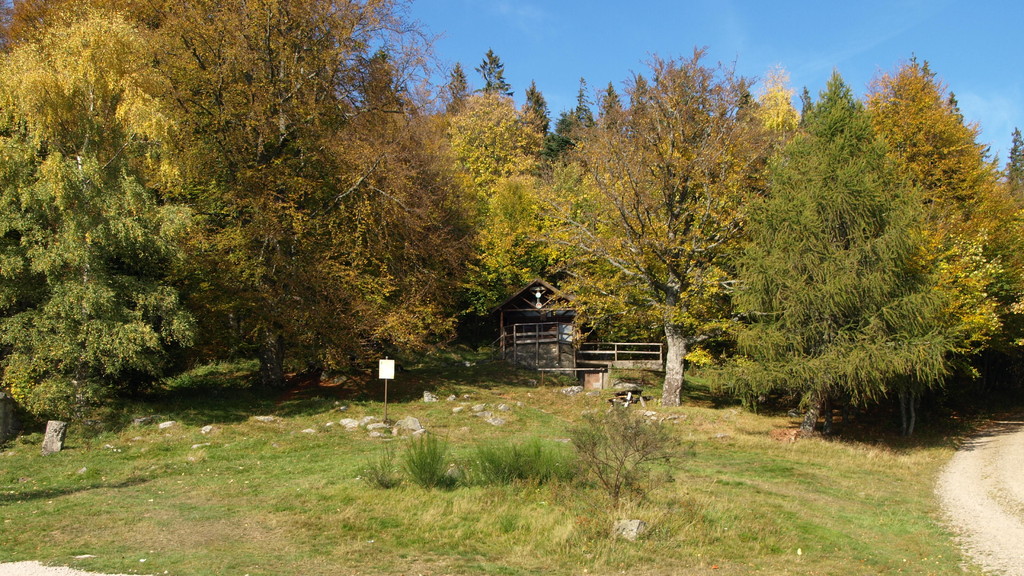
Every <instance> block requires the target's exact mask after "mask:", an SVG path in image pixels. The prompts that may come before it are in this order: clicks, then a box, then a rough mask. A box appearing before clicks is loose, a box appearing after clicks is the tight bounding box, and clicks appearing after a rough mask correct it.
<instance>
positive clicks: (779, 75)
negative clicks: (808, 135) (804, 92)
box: [757, 67, 800, 140]
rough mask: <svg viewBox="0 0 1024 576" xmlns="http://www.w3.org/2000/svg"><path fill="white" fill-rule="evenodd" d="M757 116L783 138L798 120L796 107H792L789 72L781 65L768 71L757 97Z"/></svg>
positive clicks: (790, 132)
mask: <svg viewBox="0 0 1024 576" xmlns="http://www.w3.org/2000/svg"><path fill="white" fill-rule="evenodd" d="M757 103H758V112H757V114H758V116H759V117H760V118H761V122H762V123H764V125H765V128H767V129H768V130H769V131H771V132H772V133H775V134H778V135H779V138H780V139H782V140H784V139H785V138H786V137H787V136H788V135H791V134H792V133H793V132H794V131H795V130H796V127H797V124H799V122H800V117H799V115H798V114H797V111H796V108H793V90H792V88H790V87H789V74H787V73H786V71H785V70H784V69H782V68H781V67H776V68H772V69H771V70H769V71H768V75H767V76H766V77H765V79H764V81H763V82H762V85H761V93H760V95H759V96H758V98H757Z"/></svg>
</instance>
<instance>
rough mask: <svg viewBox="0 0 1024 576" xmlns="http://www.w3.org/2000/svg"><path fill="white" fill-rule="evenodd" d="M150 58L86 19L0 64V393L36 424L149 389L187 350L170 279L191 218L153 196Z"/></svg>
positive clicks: (157, 108) (156, 146) (117, 24)
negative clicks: (173, 356) (37, 419)
mask: <svg viewBox="0 0 1024 576" xmlns="http://www.w3.org/2000/svg"><path fill="white" fill-rule="evenodd" d="M149 46H150V44H149V42H148V41H147V39H146V38H145V37H143V36H142V34H141V33H140V32H139V31H137V30H136V29H135V28H133V27H132V26H131V25H129V24H128V23H126V22H124V21H123V20H121V19H119V18H117V17H114V16H104V15H102V14H99V13H95V12H90V13H87V14H86V15H85V16H84V17H83V18H82V19H81V20H80V21H77V22H54V23H50V24H49V26H48V27H47V28H46V30H45V31H41V32H40V34H39V35H38V36H36V37H35V38H34V39H33V40H32V41H28V42H24V43H21V44H20V45H18V46H17V47H16V48H15V49H14V50H13V51H12V52H11V53H10V54H9V55H7V56H6V57H5V58H4V59H3V60H2V62H0V68H2V74H0V79H2V80H0V98H2V101H3V110H4V116H3V119H2V129H0V151H2V152H0V153H2V156H3V162H0V262H2V264H0V342H2V344H3V347H4V357H3V386H4V387H6V388H8V389H9V390H10V391H11V392H12V393H13V394H14V396H15V398H16V399H17V400H18V401H19V402H21V403H22V405H23V406H25V407H26V408H27V409H29V410H30V411H32V412H34V413H36V414H41V415H49V416H58V417H64V418H67V417H74V416H81V414H82V410H84V409H86V408H88V407H89V405H90V404H91V403H93V402H95V401H97V400H98V399H101V398H102V397H104V396H105V395H107V394H109V393H110V392H117V391H123V390H124V389H126V388H127V387H131V386H133V385H141V384H145V383H147V382H151V381H152V380H153V379H154V378H156V377H158V376H159V375H160V374H161V373H162V371H163V369H164V368H165V367H166V363H167V360H168V354H169V351H170V350H172V349H174V348H175V347H180V346H184V345H188V344H189V343H190V341H191V338H192V334H193V320H192V317H191V316H190V315H189V314H188V313H187V312H186V311H185V310H184V308H183V306H182V304H181V303H180V301H179V297H178V293H177V291H176V290H175V289H174V288H172V287H171V285H170V283H169V281H168V277H167V275H168V271H169V269H171V268H173V267H175V266H174V265H175V263H176V262H177V261H179V259H180V258H181V255H182V252H181V239H182V237H183V236H184V235H185V234H186V233H188V231H189V223H190V217H189V211H188V210H186V209H185V208H183V207H181V206H180V205H175V204H173V203H167V202H163V201H161V200H160V197H159V194H158V191H157V190H154V189H153V188H152V187H151V186H150V183H151V182H152V183H154V184H159V182H160V177H159V174H160V169H159V168H160V167H161V166H162V165H163V162H162V157H161V155H162V153H163V152H164V150H163V147H162V146H161V142H162V140H164V139H165V138H166V135H167V133H168V129H169V128H170V126H169V124H168V122H167V117H166V111H165V110H164V109H163V108H162V106H161V104H160V102H159V101H158V96H159V95H160V94H161V93H162V90H163V84H162V83H161V81H160V79H159V78H158V77H157V76H156V75H155V74H154V73H153V70H152V68H151V66H150V63H151V61H152V58H153V57H154V55H153V53H152V52H151V51H150V49H149ZM147 174H148V176H147Z"/></svg>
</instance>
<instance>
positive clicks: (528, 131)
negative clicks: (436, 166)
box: [449, 93, 544, 315]
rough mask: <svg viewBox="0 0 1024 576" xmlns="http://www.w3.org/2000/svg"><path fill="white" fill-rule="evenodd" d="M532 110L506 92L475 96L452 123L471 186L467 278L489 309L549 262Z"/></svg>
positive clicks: (472, 294)
mask: <svg viewBox="0 0 1024 576" xmlns="http://www.w3.org/2000/svg"><path fill="white" fill-rule="evenodd" d="M531 119H534V118H532V116H531V115H530V110H529V109H526V110H523V111H518V110H516V107H515V104H514V103H513V102H512V99H511V98H509V97H507V96H502V95H500V94H486V93H484V94H477V95H474V96H473V97H472V98H470V99H469V100H468V101H467V103H466V106H465V108H464V110H463V111H462V112H461V113H460V114H458V115H456V116H455V117H454V118H452V119H451V121H450V126H449V141H450V145H451V150H452V154H453V156H454V159H455V162H456V166H457V168H458V170H459V172H460V173H461V174H462V176H463V178H464V179H465V182H466V184H465V187H466V188H467V189H468V190H470V191H471V192H470V197H471V199H472V212H473V214H474V215H475V218H474V222H475V226H474V229H475V231H476V232H475V242H474V253H475V254H476V256H475V258H474V259H473V261H472V262H470V264H469V271H468V275H467V277H466V283H465V286H464V288H465V299H466V306H467V308H468V310H469V311H470V312H472V313H475V314H478V315H483V314H486V313H487V312H488V311H489V310H490V309H491V307H493V306H495V305H496V304H499V303H500V302H501V301H502V300H503V299H504V298H505V297H506V296H507V295H508V294H509V292H510V291H511V290H513V289H515V288H518V287H519V286H521V285H522V284H524V283H526V282H527V281H529V280H532V279H533V278H535V277H537V276H538V275H539V274H540V272H541V270H542V269H543V268H544V258H543V256H542V255H541V254H540V250H541V247H540V243H539V241H538V238H537V236H538V234H537V233H536V224H537V222H538V218H537V215H536V209H537V208H536V200H535V196H536V195H537V186H536V182H535V181H534V179H533V178H532V176H531V175H532V173H533V172H534V171H535V169H536V167H537V157H538V152H539V150H540V144H541V134H540V133H539V132H537V131H536V130H535V129H534V128H535V126H532V125H531V122H530V121H531Z"/></svg>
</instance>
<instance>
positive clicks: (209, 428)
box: [199, 424, 214, 434]
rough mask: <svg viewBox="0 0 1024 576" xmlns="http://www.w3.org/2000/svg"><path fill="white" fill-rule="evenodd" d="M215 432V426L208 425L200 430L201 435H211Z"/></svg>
mask: <svg viewBox="0 0 1024 576" xmlns="http://www.w3.org/2000/svg"><path fill="white" fill-rule="evenodd" d="M213 430H214V428H213V426H211V425H209V424H207V425H206V426H203V427H202V428H200V429H199V433H200V434H209V433H210V432H213Z"/></svg>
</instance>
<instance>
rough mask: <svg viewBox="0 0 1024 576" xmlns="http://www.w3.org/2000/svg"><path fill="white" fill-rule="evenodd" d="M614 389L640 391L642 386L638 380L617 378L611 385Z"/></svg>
mask: <svg viewBox="0 0 1024 576" xmlns="http://www.w3.org/2000/svg"><path fill="white" fill-rule="evenodd" d="M612 388H613V389H615V390H622V391H624V392H641V391H643V389H644V387H643V385H642V384H640V383H639V382H632V381H630V380H618V381H616V382H615V384H613V385H612Z"/></svg>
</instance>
